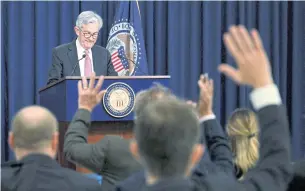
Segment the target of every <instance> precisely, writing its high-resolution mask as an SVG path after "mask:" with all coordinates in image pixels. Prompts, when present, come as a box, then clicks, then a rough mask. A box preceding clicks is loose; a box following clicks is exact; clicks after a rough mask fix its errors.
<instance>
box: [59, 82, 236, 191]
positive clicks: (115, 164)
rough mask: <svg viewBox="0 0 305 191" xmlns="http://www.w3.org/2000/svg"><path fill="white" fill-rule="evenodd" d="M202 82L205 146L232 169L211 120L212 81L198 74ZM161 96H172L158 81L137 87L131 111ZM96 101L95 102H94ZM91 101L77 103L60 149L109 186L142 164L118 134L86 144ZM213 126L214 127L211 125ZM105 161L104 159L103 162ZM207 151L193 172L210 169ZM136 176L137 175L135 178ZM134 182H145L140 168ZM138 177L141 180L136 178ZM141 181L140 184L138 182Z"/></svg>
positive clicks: (218, 128) (225, 144)
mask: <svg viewBox="0 0 305 191" xmlns="http://www.w3.org/2000/svg"><path fill="white" fill-rule="evenodd" d="M202 80H203V82H204V83H205V84H206V86H207V85H208V84H210V85H209V86H208V87H207V88H206V89H205V90H204V91H206V92H205V93H203V94H202V95H204V97H203V99H202V102H201V103H202V104H200V105H203V107H202V106H200V108H201V110H200V111H201V114H200V116H201V122H202V124H203V126H205V129H206V130H207V131H209V133H207V134H206V135H207V141H208V144H207V146H208V149H210V150H211V153H214V154H213V156H216V155H217V154H215V153H219V154H218V155H219V156H218V157H213V159H214V160H215V162H216V163H217V162H218V163H219V166H221V165H223V168H226V169H227V171H229V172H232V168H233V163H232V154H231V150H230V147H229V143H228V141H227V139H226V137H225V135H224V132H223V130H222V127H221V126H220V125H219V124H218V123H217V121H216V120H215V116H214V114H213V112H212V97H213V96H212V94H213V86H212V85H213V84H212V83H211V80H208V79H207V78H202ZM162 97H172V98H174V97H175V96H174V95H173V94H172V93H171V92H170V90H169V89H167V88H165V87H163V86H162V85H159V84H156V85H154V86H153V87H152V88H150V89H149V90H144V91H141V92H139V93H138V94H137V96H136V100H135V102H136V105H135V108H134V112H135V114H136V115H137V113H138V112H140V110H141V108H142V107H144V106H145V105H146V104H147V103H149V102H150V101H151V100H155V99H159V98H162ZM97 104H98V102H97ZM94 107H95V105H91V106H90V107H87V108H84V107H83V106H81V105H80V106H79V110H78V111H77V113H76V114H75V117H74V119H73V121H72V122H71V124H70V126H69V128H68V131H67V133H66V137H65V143H64V152H65V154H66V157H67V158H68V159H69V160H70V161H72V162H74V163H77V164H81V165H82V166H85V167H87V168H89V169H91V170H93V171H94V172H97V173H99V174H101V175H102V176H103V183H102V188H103V189H104V190H112V189H114V186H115V184H116V183H118V182H120V181H122V180H124V179H126V178H128V177H129V176H130V175H131V174H133V173H135V172H137V171H140V170H142V166H141V165H140V164H139V163H138V162H137V160H135V159H134V158H133V157H132V155H131V153H130V150H129V142H130V140H126V139H122V138H121V137H119V136H115V135H107V136H105V137H104V138H103V139H102V140H101V141H99V142H97V143H95V144H88V143H87V137H88V129H89V128H90V112H91V111H92V110H93V108H94ZM215 126H216V127H215ZM201 138H202V142H205V140H204V138H205V137H204V136H202V137H201ZM105 161H107V163H105ZM207 161H209V155H208V152H206V154H205V156H204V158H203V159H202V160H201V162H200V164H199V166H204V168H198V169H202V170H200V171H199V170H196V171H194V173H193V174H196V175H197V176H203V174H206V173H208V171H210V169H211V164H210V163H207ZM138 176H139V178H137V177H138ZM135 177H136V179H137V180H136V181H137V182H136V184H138V185H139V186H141V185H143V183H145V181H144V175H143V171H140V173H138V174H136V175H135ZM140 178H142V179H143V181H139V179H140ZM141 182H142V184H141Z"/></svg>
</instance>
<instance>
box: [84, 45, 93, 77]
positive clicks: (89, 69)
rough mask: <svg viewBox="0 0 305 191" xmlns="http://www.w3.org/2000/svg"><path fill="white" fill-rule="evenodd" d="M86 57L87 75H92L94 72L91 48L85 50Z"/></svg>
mask: <svg viewBox="0 0 305 191" xmlns="http://www.w3.org/2000/svg"><path fill="white" fill-rule="evenodd" d="M85 54H86V58H85V76H90V75H91V73H92V64H91V59H90V56H89V50H85Z"/></svg>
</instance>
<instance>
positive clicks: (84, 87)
mask: <svg viewBox="0 0 305 191" xmlns="http://www.w3.org/2000/svg"><path fill="white" fill-rule="evenodd" d="M82 83H83V89H84V90H85V89H87V88H88V82H87V79H86V77H85V76H83V77H82Z"/></svg>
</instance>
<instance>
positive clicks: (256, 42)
mask: <svg viewBox="0 0 305 191" xmlns="http://www.w3.org/2000/svg"><path fill="white" fill-rule="evenodd" d="M251 34H252V39H253V41H254V46H255V48H256V49H258V50H260V51H264V46H263V43H262V39H261V37H260V35H259V33H258V31H257V30H256V29H253V30H252V31H251Z"/></svg>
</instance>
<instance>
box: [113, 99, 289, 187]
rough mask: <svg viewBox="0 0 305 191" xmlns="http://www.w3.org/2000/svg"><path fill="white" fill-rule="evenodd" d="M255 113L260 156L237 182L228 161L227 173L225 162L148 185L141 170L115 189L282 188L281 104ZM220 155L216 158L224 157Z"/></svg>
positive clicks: (284, 129) (285, 178) (285, 145)
mask: <svg viewBox="0 0 305 191" xmlns="http://www.w3.org/2000/svg"><path fill="white" fill-rule="evenodd" d="M257 114H258V118H259V121H260V127H261V137H260V143H261V148H260V160H259V161H258V163H257V165H256V167H255V168H253V169H251V170H250V171H248V172H247V174H246V175H245V176H244V179H243V180H242V181H240V182H239V181H238V180H237V179H236V178H235V175H234V174H233V173H234V167H233V168H232V167H231V165H230V167H229V169H230V168H232V169H231V170H232V174H231V175H230V173H228V172H224V171H223V170H225V171H226V170H227V168H226V167H225V166H226V165H225V166H223V165H220V166H221V169H219V165H217V167H216V168H212V169H210V171H209V173H208V176H199V175H198V174H196V173H193V175H192V176H191V178H190V179H167V180H162V181H160V182H158V183H156V184H154V185H151V186H147V185H145V183H144V182H143V181H145V178H143V174H142V176H141V174H137V177H135V178H132V179H131V178H129V179H127V180H126V181H125V183H124V184H123V183H122V184H120V185H119V186H118V187H117V189H116V190H121V191H131V190H132V191H137V190H168V191H178V190H179V191H181V190H204V191H208V190H209V191H210V190H215V191H216V190H219V191H220V190H230V191H231V190H232V191H233V190H234V191H235V190H236V191H239V190H241V191H286V189H287V185H288V183H289V181H290V179H291V175H292V170H291V166H290V161H289V160H290V152H289V151H290V149H289V147H290V141H289V132H288V121H287V115H286V110H285V107H284V106H277V105H269V106H266V107H264V108H262V109H260V110H259V111H258V113H257ZM215 157H217V154H216V156H215ZM211 158H213V154H212V155H211ZM221 158H222V159H221ZM221 158H219V159H221V160H226V159H225V158H223V157H221ZM204 167H205V166H204V165H202V166H201V167H200V166H199V168H200V169H199V170H203V171H204ZM223 167H225V168H223ZM141 177H142V178H141ZM139 181H141V182H139Z"/></svg>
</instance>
